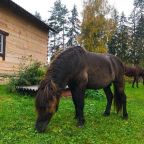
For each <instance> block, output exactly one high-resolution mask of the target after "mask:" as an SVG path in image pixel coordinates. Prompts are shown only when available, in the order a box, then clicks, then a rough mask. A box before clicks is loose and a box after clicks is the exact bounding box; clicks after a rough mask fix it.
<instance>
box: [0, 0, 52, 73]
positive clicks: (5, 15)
mask: <svg viewBox="0 0 144 144" xmlns="http://www.w3.org/2000/svg"><path fill="white" fill-rule="evenodd" d="M49 30H51V31H54V30H53V29H52V28H50V27H49V26H48V25H47V24H45V23H44V22H42V21H41V20H39V19H37V18H36V17H35V16H33V15H32V14H30V13H29V12H27V11H26V10H25V9H23V8H22V7H20V6H19V5H17V4H16V3H14V2H13V1H11V0H0V74H12V73H13V72H16V71H17V70H18V65H19V63H20V61H21V59H22V58H23V57H29V56H31V57H32V59H34V60H37V61H40V62H42V63H47V54H48V33H49Z"/></svg>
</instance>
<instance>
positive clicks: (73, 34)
mask: <svg viewBox="0 0 144 144" xmlns="http://www.w3.org/2000/svg"><path fill="white" fill-rule="evenodd" d="M79 33H80V20H79V19H78V11H77V7H76V5H74V7H73V9H72V11H71V16H70V17H69V28H68V33H67V37H68V41H67V46H73V45H78V40H77V37H78V35H79Z"/></svg>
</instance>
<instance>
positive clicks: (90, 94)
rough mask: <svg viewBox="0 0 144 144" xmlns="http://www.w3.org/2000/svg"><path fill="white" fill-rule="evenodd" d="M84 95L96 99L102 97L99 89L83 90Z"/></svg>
mask: <svg viewBox="0 0 144 144" xmlns="http://www.w3.org/2000/svg"><path fill="white" fill-rule="evenodd" d="M85 97H86V98H91V99H96V100H102V99H103V98H104V95H103V94H102V92H101V91H98V90H91V89H87V90H86V92H85Z"/></svg>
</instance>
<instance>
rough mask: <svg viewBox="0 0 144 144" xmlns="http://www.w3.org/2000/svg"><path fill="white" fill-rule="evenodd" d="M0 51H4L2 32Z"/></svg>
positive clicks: (0, 35)
mask: <svg viewBox="0 0 144 144" xmlns="http://www.w3.org/2000/svg"><path fill="white" fill-rule="evenodd" d="M0 53H1V54H2V53H3V35H2V34H0Z"/></svg>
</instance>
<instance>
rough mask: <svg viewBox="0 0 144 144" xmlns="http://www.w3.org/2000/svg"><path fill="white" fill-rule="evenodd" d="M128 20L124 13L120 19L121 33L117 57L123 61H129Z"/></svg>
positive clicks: (119, 34)
mask: <svg viewBox="0 0 144 144" xmlns="http://www.w3.org/2000/svg"><path fill="white" fill-rule="evenodd" d="M126 24H127V19H126V17H125V14H124V13H122V15H121V17H120V25H119V33H118V43H119V45H118V49H117V56H118V57H120V58H121V59H122V60H123V61H127V59H128V50H129V28H128V26H127V25H126Z"/></svg>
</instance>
